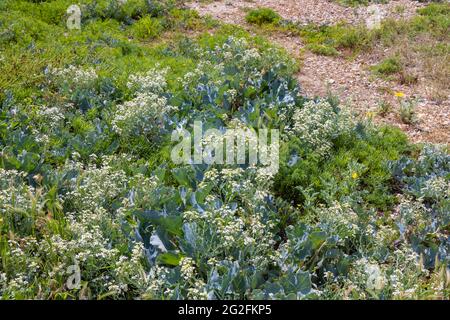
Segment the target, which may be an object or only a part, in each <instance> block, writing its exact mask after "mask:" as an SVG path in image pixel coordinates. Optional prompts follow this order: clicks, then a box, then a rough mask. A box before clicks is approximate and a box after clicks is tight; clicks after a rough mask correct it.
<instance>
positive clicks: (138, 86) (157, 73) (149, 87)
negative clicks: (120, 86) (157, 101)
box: [127, 68, 169, 93]
mask: <svg viewBox="0 0 450 320" xmlns="http://www.w3.org/2000/svg"><path fill="white" fill-rule="evenodd" d="M168 71H169V69H168V68H165V69H161V70H159V69H151V70H149V71H147V72H146V73H140V74H132V75H130V76H129V78H128V83H127V87H128V89H130V90H132V91H134V92H152V93H162V92H164V90H165V89H166V88H167V81H166V76H167V73H168Z"/></svg>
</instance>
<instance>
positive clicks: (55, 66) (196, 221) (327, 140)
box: [0, 0, 450, 299]
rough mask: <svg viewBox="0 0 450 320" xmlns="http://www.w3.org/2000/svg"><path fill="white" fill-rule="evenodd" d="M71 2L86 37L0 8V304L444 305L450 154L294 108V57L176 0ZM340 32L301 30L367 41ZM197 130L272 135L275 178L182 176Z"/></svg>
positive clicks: (331, 108) (309, 106)
mask: <svg viewBox="0 0 450 320" xmlns="http://www.w3.org/2000/svg"><path fill="white" fill-rule="evenodd" d="M79 2H80V8H81V13H82V27H81V30H68V29H67V28H66V25H65V21H66V19H67V14H66V10H67V7H68V6H69V5H71V2H70V1H65V0H64V1H46V2H33V1H25V0H20V1H17V0H14V1H13V0H4V1H3V2H2V3H1V4H0V48H1V51H0V52H1V53H0V88H1V90H2V91H1V92H0V299H449V298H450V297H449V296H450V291H449V289H450V271H449V270H450V269H449V263H450V258H449V257H450V255H449V252H450V241H449V232H450V200H449V190H450V155H449V150H448V148H447V147H446V146H438V145H414V144H412V143H410V142H409V141H408V139H407V138H406V136H405V135H404V134H403V133H402V132H401V131H400V130H398V129H395V128H392V127H387V126H376V125H374V124H373V123H371V122H370V120H363V119H359V118H357V117H355V116H354V115H353V114H352V112H351V111H350V110H348V109H347V108H346V107H344V106H342V105H340V104H339V103H338V101H336V99H332V98H326V97H323V98H317V99H311V98H308V97H304V96H302V95H301V94H300V85H301V84H299V83H297V80H296V79H295V77H294V73H295V71H296V67H297V65H296V63H295V61H292V59H291V58H290V57H289V56H288V55H287V54H286V52H284V51H283V50H281V49H280V48H277V47H274V46H272V45H271V44H270V43H269V42H267V41H266V40H265V39H263V38H260V37H254V36H250V35H249V34H248V33H247V32H246V31H243V30H242V29H240V28H238V27H234V26H227V25H224V26H220V27H219V26H217V25H216V24H215V23H214V22H213V21H211V20H209V19H204V18H201V17H200V16H199V15H198V14H196V13H195V12H192V11H189V10H186V9H183V8H182V7H181V6H179V4H178V3H177V2H175V1H173V2H172V1H152V2H148V1H144V0H142V1H140V0H129V1H127V2H125V3H122V2H121V1H116V0H103V1H90V0H83V1H79ZM433 10H437V9H433ZM433 12H434V11H433ZM249 15H250V14H249ZM252 16H254V17H255V20H254V21H255V23H257V24H260V23H261V24H264V23H266V22H267V23H275V22H276V21H277V19H278V18H277V17H278V16H275V17H274V16H273V15H272V14H266V13H263V14H261V12H260V11H259V13H258V14H254V15H252ZM435 18H436V16H435V15H434V14H433V15H432V16H430V15H427V16H426V18H424V19H435ZM252 19H253V18H252ZM267 19H268V20H267ZM421 19H422V18H421ZM436 19H439V18H436ZM427 21H428V20H427ZM212 26H214V27H215V30H214V32H213V33H209V32H204V31H207V30H208V29H209V28H211V27H212ZM336 28H339V27H336ZM333 30H334V29H330V28H324V29H320V28H319V29H316V28H312V27H311V28H309V29H306V30H305V31H304V32H305V34H304V36H305V37H310V38H311V39H314V40H311V44H315V45H317V46H318V48H323V47H320V46H326V48H333V49H334V50H339V49H340V48H341V47H342V46H346V47H355V46H359V44H358V43H359V41H360V33H361V34H364V32H365V31H362V29H357V30H356V29H355V31H353V32H354V33H351V35H347V34H343V33H342V34H341V37H339V40H336V41H337V42H332V43H331V44H329V43H328V42H327V41H328V40H326V39H328V38H329V37H330V38H333V39H335V38H336V37H337V33H336V34H334V32H337V31H336V30H334V31H333ZM342 30H343V29H342ZM188 31H195V33H196V35H195V36H194V35H190V36H189V37H187V36H185V35H183V34H185V33H188ZM437 36H438V37H440V36H441V37H443V39H445V37H446V35H444V34H440V35H437ZM380 39H381V38H380ZM333 41H334V40H333ZM368 43H370V42H368ZM364 45H366V44H364ZM326 50H328V49H326ZM333 54H334V51H333ZM199 120H201V121H203V126H204V129H207V128H217V129H220V130H222V129H224V128H251V129H253V130H255V131H256V132H261V131H262V130H264V129H278V130H279V133H280V154H279V161H280V168H279V171H278V172H276V173H275V172H271V171H267V170H266V168H265V167H264V166H261V165H245V164H244V165H243V164H226V165H223V164H222V165H221V164H190V163H185V164H177V163H174V162H173V161H172V159H171V152H172V150H173V147H174V144H175V143H174V142H173V141H172V139H171V137H172V134H173V132H178V131H180V130H183V129H184V130H186V131H187V132H189V133H191V132H192V131H193V125H194V122H195V121H199ZM76 273H79V280H80V281H79V282H77V281H74V280H76V277H75V278H74V277H73V275H74V274H76Z"/></svg>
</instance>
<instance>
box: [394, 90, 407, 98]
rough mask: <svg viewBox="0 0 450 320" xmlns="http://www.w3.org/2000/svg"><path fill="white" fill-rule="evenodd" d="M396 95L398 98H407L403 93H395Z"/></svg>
mask: <svg viewBox="0 0 450 320" xmlns="http://www.w3.org/2000/svg"><path fill="white" fill-rule="evenodd" d="M394 95H395V96H396V97H397V98H403V97H404V96H405V94H404V93H403V92H400V91H398V92H395V93H394Z"/></svg>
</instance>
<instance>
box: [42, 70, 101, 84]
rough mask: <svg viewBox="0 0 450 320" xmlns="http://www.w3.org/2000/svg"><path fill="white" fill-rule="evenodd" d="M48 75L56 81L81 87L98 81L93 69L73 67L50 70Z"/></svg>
mask: <svg viewBox="0 0 450 320" xmlns="http://www.w3.org/2000/svg"><path fill="white" fill-rule="evenodd" d="M49 73H50V75H51V76H53V77H55V78H56V80H57V81H63V82H66V83H70V84H76V85H81V86H85V85H90V84H92V83H93V82H94V81H96V80H97V79H98V75H97V72H96V71H95V69H94V68H87V69H84V68H80V67H77V66H74V65H70V66H68V67H66V68H50V71H49Z"/></svg>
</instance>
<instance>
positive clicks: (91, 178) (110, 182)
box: [64, 157, 128, 211]
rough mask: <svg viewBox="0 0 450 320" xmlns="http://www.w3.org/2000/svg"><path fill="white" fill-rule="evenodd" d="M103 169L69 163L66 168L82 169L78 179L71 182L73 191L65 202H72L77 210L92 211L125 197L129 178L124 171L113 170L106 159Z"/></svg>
mask: <svg viewBox="0 0 450 320" xmlns="http://www.w3.org/2000/svg"><path fill="white" fill-rule="evenodd" d="M103 162H104V164H103V166H101V167H97V166H96V165H89V166H88V167H87V168H84V166H83V164H81V163H77V162H73V161H69V162H68V163H67V164H66V166H65V167H64V168H65V170H68V169H70V168H76V169H81V172H80V173H81V174H80V175H79V176H78V178H76V179H73V180H72V181H71V182H72V184H71V188H72V189H71V190H70V191H69V192H67V193H66V194H65V196H64V200H65V201H70V202H71V203H72V204H73V205H75V206H76V209H77V210H80V211H81V210H91V209H95V208H100V207H102V206H103V204H104V203H110V202H111V201H112V200H113V199H116V198H118V197H119V196H120V195H123V194H124V193H125V192H126V190H127V181H128V178H127V176H126V174H125V172H124V171H122V170H115V169H114V168H112V167H111V166H110V165H109V163H108V159H107V158H106V157H105V158H104V160H103Z"/></svg>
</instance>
